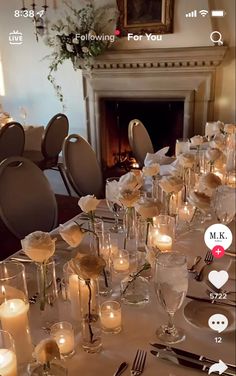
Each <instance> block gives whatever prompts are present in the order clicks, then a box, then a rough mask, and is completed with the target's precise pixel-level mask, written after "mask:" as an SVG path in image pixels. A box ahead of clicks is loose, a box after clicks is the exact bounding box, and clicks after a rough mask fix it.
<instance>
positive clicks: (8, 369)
mask: <svg viewBox="0 0 236 376" xmlns="http://www.w3.org/2000/svg"><path fill="white" fill-rule="evenodd" d="M16 364H17V363H16V355H15V354H14V352H13V351H11V350H8V349H0V375H1V376H17V365H16Z"/></svg>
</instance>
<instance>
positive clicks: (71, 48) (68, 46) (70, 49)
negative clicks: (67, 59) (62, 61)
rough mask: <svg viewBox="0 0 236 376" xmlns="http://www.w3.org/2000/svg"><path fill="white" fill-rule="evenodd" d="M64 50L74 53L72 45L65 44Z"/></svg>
mask: <svg viewBox="0 0 236 376" xmlns="http://www.w3.org/2000/svg"><path fill="white" fill-rule="evenodd" d="M66 49H67V51H69V52H74V47H73V45H72V44H69V43H66Z"/></svg>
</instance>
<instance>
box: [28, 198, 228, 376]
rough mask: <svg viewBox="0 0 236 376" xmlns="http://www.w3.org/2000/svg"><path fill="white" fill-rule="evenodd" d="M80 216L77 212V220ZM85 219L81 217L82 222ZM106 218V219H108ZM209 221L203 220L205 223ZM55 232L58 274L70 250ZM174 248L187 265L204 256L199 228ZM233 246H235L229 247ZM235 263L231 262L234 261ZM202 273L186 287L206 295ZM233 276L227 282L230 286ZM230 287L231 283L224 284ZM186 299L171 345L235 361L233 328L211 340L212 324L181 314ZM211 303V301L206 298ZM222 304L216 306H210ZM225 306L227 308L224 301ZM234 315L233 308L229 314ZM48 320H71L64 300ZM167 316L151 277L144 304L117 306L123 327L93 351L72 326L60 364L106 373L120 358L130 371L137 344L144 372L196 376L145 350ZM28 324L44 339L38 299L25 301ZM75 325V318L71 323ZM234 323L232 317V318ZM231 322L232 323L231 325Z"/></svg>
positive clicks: (90, 375)
mask: <svg viewBox="0 0 236 376" xmlns="http://www.w3.org/2000/svg"><path fill="white" fill-rule="evenodd" d="M96 214H97V215H98V216H104V217H105V216H106V217H107V216H110V217H112V215H111V213H110V214H109V212H108V209H106V208H105V203H104V202H102V203H101V205H100V206H99V207H98V210H97V212H96ZM80 219H81V218H80V216H78V217H76V220H77V221H79V220H80ZM83 222H84V221H83ZM109 222H110V221H109ZM208 225H209V222H207V223H206V226H207V227H208ZM109 226H111V223H106V222H105V228H108V227H109ZM57 234H58V229H56V230H54V231H53V232H52V235H53V236H57V237H58V241H57V246H56V254H55V258H56V263H57V272H58V275H59V276H60V274H61V273H62V267H63V264H64V263H65V262H66V261H67V260H69V259H70V258H71V257H72V255H73V254H74V253H75V251H72V250H70V249H69V248H68V246H67V245H66V243H65V242H64V241H62V240H61V238H60V236H59V235H57ZM87 242H88V240H87V239H86V237H85V240H84V243H82V244H81V245H80V247H79V248H80V249H81V248H82V249H83V248H86V245H87V244H86V243H87ZM174 249H175V250H178V251H181V252H183V253H185V254H186V256H187V258H188V262H189V264H191V263H192V262H193V259H194V257H195V256H196V255H200V256H202V257H204V255H205V253H206V251H207V248H206V246H205V244H204V241H203V231H191V232H190V233H188V234H186V235H182V236H179V238H177V240H176V242H175V244H174ZM232 249H235V247H234V246H233V247H232ZM233 262H235V259H234V258H233V257H229V256H225V257H224V258H222V259H220V260H217V261H215V262H214V263H213V264H212V265H211V267H210V268H211V269H214V267H216V269H217V270H219V269H229V268H231V269H232V265H231V264H232V263H233ZM234 265H235V264H234ZM25 266H26V274H27V280H28V281H27V282H28V290H29V296H31V295H32V294H33V293H35V289H36V286H35V281H34V279H35V272H34V267H33V265H32V264H30V263H26V264H25ZM208 271H209V268H208V267H207V268H206V271H205V275H207V274H208V273H207V272H208ZM114 282H116V283H117V285H116V287H115V288H114V292H113V298H114V299H117V298H118V291H119V287H118V280H117V277H115V278H114ZM205 282H206V278H205V280H204V281H203V282H197V281H195V280H194V279H193V278H191V277H190V280H189V292H190V293H191V294H194V295H196V296H203V295H204V296H205V297H207V295H206V293H205V290H206V289H207V285H206V283H205ZM234 282H235V281H233V280H231V281H229V283H230V284H231V287H232V285H234ZM228 288H230V287H228ZM102 299H103V300H110V298H105V299H104V298H102ZM189 301H190V299H188V298H186V299H185V302H184V304H183V306H182V308H181V309H180V310H179V311H178V312H177V313H176V320H175V322H176V324H177V325H178V326H180V327H182V328H184V331H185V333H186V340H185V341H183V342H181V343H179V344H177V345H176V347H178V348H181V349H185V350H187V351H191V352H193V353H196V354H200V355H205V356H207V357H209V358H212V359H214V360H216V361H219V359H221V360H223V361H224V362H226V363H231V364H235V354H234V340H235V333H234V331H233V330H232V327H231V330H229V331H227V332H225V333H222V334H221V336H222V338H223V343H221V344H217V343H215V340H214V338H215V337H216V336H217V333H216V332H213V331H212V330H211V329H209V328H207V327H205V328H197V327H195V326H194V325H192V324H190V323H189V322H188V321H187V320H186V319H185V318H184V315H183V312H184V308H185V306H186V305H187V304H188V303H189ZM198 304H199V315H201V307H202V306H201V302H199V303H198ZM207 304H210V303H207ZM215 307H218V308H219V310H220V309H221V308H220V307H221V306H219V305H217V306H215ZM224 309H226V310H227V309H230V310H231V314H232V309H231V307H230V308H228V307H226V306H224ZM233 315H234V319H235V313H233ZM48 319H49V321H50V319H53V320H55V321H63V320H65V321H71V322H72V320H71V318H70V303H69V302H68V301H64V300H63V299H62V297H61V298H60V299H59V302H58V310H56V309H55V308H53V309H52V310H51V312H49V314H48ZM166 321H167V314H165V312H164V311H163V309H162V307H161V306H160V304H159V303H158V302H157V299H156V296H155V293H154V289H153V285H152V282H151V283H150V303H149V304H147V305H146V306H145V307H143V308H137V307H131V306H128V305H122V323H123V330H122V332H121V333H120V334H116V335H109V334H103V337H102V342H103V350H102V351H101V352H100V353H98V354H88V353H86V352H84V351H83V349H82V347H81V341H80V329H79V323H77V324H78V325H75V327H76V328H75V329H76V330H75V331H76V340H77V345H76V354H75V355H74V356H73V357H72V358H70V359H68V360H66V361H63V362H64V365H65V366H66V367H67V368H68V374H69V376H78V375H82V376H95V375H102V376H110V375H112V374H113V373H114V371H115V369H116V368H117V366H118V365H119V364H120V363H121V362H123V361H127V362H128V363H129V368H128V369H127V370H126V371H125V372H124V376H125V375H129V374H130V367H131V364H132V362H133V359H134V355H135V353H136V351H137V349H138V348H139V349H144V350H146V351H147V353H148V355H147V361H146V366H145V370H144V373H143V375H147V376H157V375H159V376H167V375H168V376H194V375H200V374H201V373H202V372H201V371H199V370H196V369H191V368H187V367H183V366H179V365H174V364H172V363H170V362H167V361H164V360H161V359H157V358H155V357H154V356H153V355H151V354H150V350H151V349H152V348H151V346H150V342H157V338H156V337H155V330H156V329H157V327H158V326H159V325H160V324H162V323H165V322H166ZM30 323H31V330H32V338H33V343H34V344H37V343H38V342H39V341H40V339H42V338H45V337H46V336H47V335H46V334H45V332H44V331H43V330H42V328H41V327H40V313H39V306H38V304H35V305H31V306H30ZM74 324H75V323H74ZM234 325H235V320H234ZM234 325H233V326H234Z"/></svg>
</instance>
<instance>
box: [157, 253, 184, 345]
mask: <svg viewBox="0 0 236 376" xmlns="http://www.w3.org/2000/svg"><path fill="white" fill-rule="evenodd" d="M154 287H155V292H156V295H157V298H158V300H159V302H160V304H161V305H162V307H163V308H164V310H165V311H166V312H167V313H168V316H169V321H168V324H167V325H162V326H161V327H160V328H158V329H157V331H156V334H157V337H158V338H159V339H160V340H161V341H162V342H164V343H166V344H174V343H178V342H181V341H183V340H184V339H185V334H184V332H183V330H182V329H180V328H177V327H176V326H175V325H174V315H175V313H176V311H177V310H178V309H179V308H180V307H181V305H182V304H183V301H184V298H185V296H186V294H187V290H188V270H187V261H186V257H185V256H184V255H182V254H181V253H178V252H162V253H159V254H158V256H157V259H156V264H155V273H154Z"/></svg>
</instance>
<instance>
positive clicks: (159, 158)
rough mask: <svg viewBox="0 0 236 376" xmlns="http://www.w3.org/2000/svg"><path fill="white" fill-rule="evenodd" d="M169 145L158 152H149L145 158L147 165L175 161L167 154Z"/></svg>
mask: <svg viewBox="0 0 236 376" xmlns="http://www.w3.org/2000/svg"><path fill="white" fill-rule="evenodd" d="M169 148H170V147H169V146H166V147H164V148H163V149H161V150H158V151H157V152H156V153H154V154H152V153H147V155H146V158H145V160H144V165H145V166H150V165H152V164H153V163H159V164H160V165H166V164H169V163H171V162H173V158H171V157H168V156H166V153H167V152H168V151H169Z"/></svg>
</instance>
